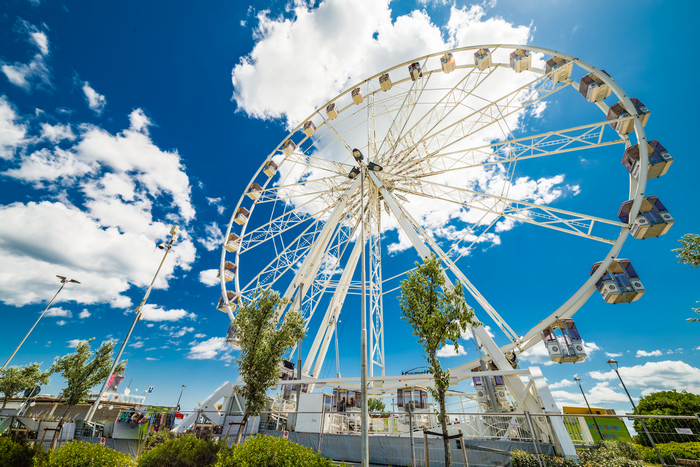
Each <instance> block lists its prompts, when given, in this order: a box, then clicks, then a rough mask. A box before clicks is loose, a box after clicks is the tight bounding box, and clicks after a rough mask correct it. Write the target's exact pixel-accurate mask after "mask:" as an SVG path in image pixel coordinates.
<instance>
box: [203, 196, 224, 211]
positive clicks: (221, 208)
mask: <svg viewBox="0 0 700 467" xmlns="http://www.w3.org/2000/svg"><path fill="white" fill-rule="evenodd" d="M207 203H209V205H211V206H216V212H217V213H218V214H219V215H221V214H223V213H224V212H225V210H226V207H225V206H224V205H223V204H222V199H221V198H209V197H207Z"/></svg>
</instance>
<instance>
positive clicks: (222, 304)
mask: <svg viewBox="0 0 700 467" xmlns="http://www.w3.org/2000/svg"><path fill="white" fill-rule="evenodd" d="M226 297H227V298H228V303H229V304H231V305H233V306H236V305H238V298H237V296H236V292H234V291H233V290H227V291H226ZM216 309H217V310H219V311H222V312H224V313H228V311H227V310H226V301H225V300H224V295H223V294H221V297H219V304H218V305H216Z"/></svg>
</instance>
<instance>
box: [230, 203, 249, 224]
mask: <svg viewBox="0 0 700 467" xmlns="http://www.w3.org/2000/svg"><path fill="white" fill-rule="evenodd" d="M249 217H250V211H248V210H247V209H246V208H244V207H243V206H241V207H240V208H238V210H237V211H236V217H234V218H233V220H234V222H235V223H236V224H238V225H243V224H245V223H246V222H248V218H249Z"/></svg>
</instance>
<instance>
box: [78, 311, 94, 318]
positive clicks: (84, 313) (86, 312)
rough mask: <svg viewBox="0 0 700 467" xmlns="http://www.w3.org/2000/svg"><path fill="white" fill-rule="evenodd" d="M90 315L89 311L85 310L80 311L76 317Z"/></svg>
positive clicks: (87, 316)
mask: <svg viewBox="0 0 700 467" xmlns="http://www.w3.org/2000/svg"><path fill="white" fill-rule="evenodd" d="M90 316H91V314H90V312H89V311H87V310H83V311H81V312H80V314H79V315H78V317H79V318H80V319H85V318H89V317H90Z"/></svg>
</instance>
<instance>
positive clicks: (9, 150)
mask: <svg viewBox="0 0 700 467" xmlns="http://www.w3.org/2000/svg"><path fill="white" fill-rule="evenodd" d="M18 120H19V119H18V116H17V113H16V112H15V109H14V108H13V107H12V105H10V102H9V101H8V100H7V98H5V96H0V159H11V158H12V156H13V155H14V153H15V149H17V148H18V147H19V146H21V145H22V144H23V143H24V138H25V135H26V134H27V127H26V125H24V124H22V123H20V122H19V121H18Z"/></svg>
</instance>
